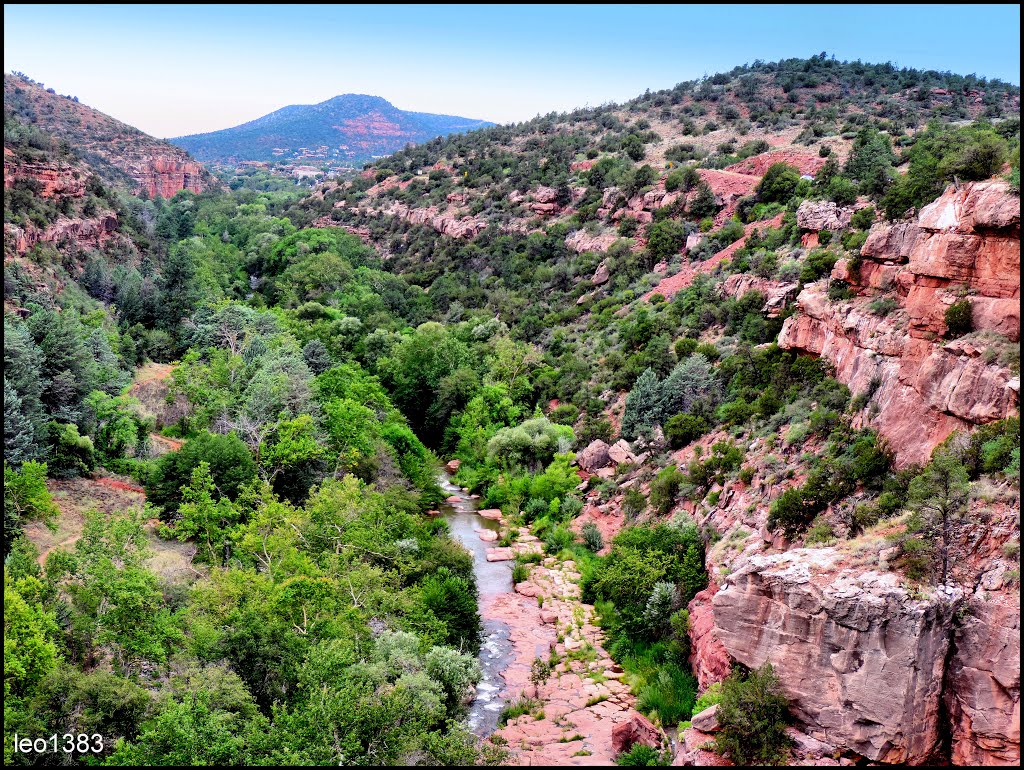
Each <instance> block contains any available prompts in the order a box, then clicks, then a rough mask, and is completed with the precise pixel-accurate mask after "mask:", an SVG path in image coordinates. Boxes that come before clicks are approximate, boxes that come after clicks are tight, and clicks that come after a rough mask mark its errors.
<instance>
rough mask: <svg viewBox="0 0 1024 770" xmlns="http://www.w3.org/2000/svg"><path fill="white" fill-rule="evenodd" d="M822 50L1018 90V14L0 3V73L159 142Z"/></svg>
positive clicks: (477, 106) (652, 84)
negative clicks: (340, 111) (295, 113)
mask: <svg viewBox="0 0 1024 770" xmlns="http://www.w3.org/2000/svg"><path fill="white" fill-rule="evenodd" d="M822 51H826V52H828V53H829V54H831V55H834V56H835V57H836V58H837V59H848V60H854V59H860V60H862V61H865V62H885V61H892V62H894V63H895V64H897V65H899V66H901V67H902V66H906V67H917V68H919V69H935V70H940V71H945V70H949V71H952V72H956V73H959V74H969V73H976V74H977V75H979V76H984V77H990V78H1000V79H1002V80H1005V81H1008V82H1011V83H1014V84H1017V85H1019V84H1020V6H1019V5H961V6H955V5H934V6H920V5H916V6H903V5H884V6H869V5H850V6H815V5H742V6H739V5H737V6H723V5H713V6H699V5H695V6H690V5H677V6H663V5H658V6H648V5H625V6H615V5H594V6H586V5H582V6H581V5H573V6H566V5H562V6H559V5H544V6H530V5H520V6H495V5H480V6H466V5H459V6H446V5H432V6H422V5H421V6H404V5H393V6H380V5H374V6H358V5H351V6H338V5H333V6H315V5H313V6H304V5H288V6H273V5H271V6H263V5H244V6H216V5H212V6H211V5H203V6H196V5H174V6H169V5H164V6H160V5H157V6H149V5H147V6H130V5H129V6H125V5H118V6H105V5H79V6H60V5H38V6H33V5H18V4H14V5H5V6H4V71H5V72H12V71H19V72H24V73H25V74H26V75H28V76H29V77H31V78H33V79H35V80H37V81H41V82H43V83H45V84H46V86H47V87H50V88H53V89H55V90H56V91H57V92H58V93H61V94H68V95H73V96H77V97H79V99H80V100H81V101H82V102H84V103H85V104H88V105H90V106H91V107H95V108H96V109H99V110H101V111H103V112H106V113H107V114H109V115H112V116H113V117H115V118H117V119H119V120H122V121H124V122H126V123H129V124H130V125H133V126H136V127H138V128H140V129H142V130H143V131H146V132H147V133H150V134H153V135H155V136H158V137H171V136H179V135H184V134H193V133H201V132H205V131H214V130H217V129H220V128H227V127H229V126H234V125H238V124H240V123H243V122H245V121H248V120H252V119H254V118H257V117H260V116H262V115H265V114H267V113H268V112H272V111H273V110H276V109H279V108H281V107H284V106H286V105H289V104H313V103H317V102H321V101H324V100H326V99H329V98H331V97H332V96H336V95H338V94H343V93H365V94H373V95H376V96H383V97H384V98H385V99H387V100H388V101H390V102H391V103H393V104H394V105H395V106H396V107H399V108H400V109H404V110H413V111H417V112H434V113H444V114H450V115H460V116H463V117H470V118H479V119H483V120H491V121H494V122H498V123H507V122H516V121H521V120H528V119H530V118H532V117H534V116H535V115H538V114H545V113H548V112H551V111H563V110H570V109H574V108H576V107H585V106H596V105H599V104H604V103H607V102H613V101H614V102H622V101H625V100H627V99H630V98H632V97H634V96H637V95H638V94H641V93H643V92H644V91H645V90H646V89H648V88H649V89H651V90H657V89H660V88H669V87H671V86H673V85H675V84H676V83H679V82H681V81H684V80H692V79H695V78H699V77H702V76H704V75H712V74H714V73H716V72H721V71H727V70H730V69H732V68H733V67H735V66H737V65H741V64H746V63H750V62H753V61H755V60H758V59H760V60H764V61H774V60H777V59H782V58H789V57H808V56H811V55H813V54H817V53H820V52H822Z"/></svg>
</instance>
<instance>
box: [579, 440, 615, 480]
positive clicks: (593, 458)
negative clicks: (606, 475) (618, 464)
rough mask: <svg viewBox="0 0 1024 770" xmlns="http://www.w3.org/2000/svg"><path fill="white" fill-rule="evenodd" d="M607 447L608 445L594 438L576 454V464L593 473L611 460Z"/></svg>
mask: <svg viewBox="0 0 1024 770" xmlns="http://www.w3.org/2000/svg"><path fill="white" fill-rule="evenodd" d="M608 449H609V447H608V445H607V444H606V443H605V442H603V441H602V440H601V439H599V438H597V439H594V440H593V441H591V442H590V443H589V444H587V446H586V448H585V449H583V450H582V451H581V452H580V453H579V454H577V455H576V464H577V465H579V466H580V467H581V468H582V469H583V470H585V471H588V472H590V473H594V472H596V471H597V470H599V469H600V468H604V467H605V466H607V465H608V464H609V463H610V462H611V458H610V456H609V454H608Z"/></svg>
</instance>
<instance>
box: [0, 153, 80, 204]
mask: <svg viewBox="0 0 1024 770" xmlns="http://www.w3.org/2000/svg"><path fill="white" fill-rule="evenodd" d="M4 149H5V153H4V189H5V190H9V189H11V188H12V187H14V186H15V184H16V183H18V182H19V181H22V180H31V181H32V182H35V184H36V185H37V186H38V194H39V195H40V196H41V197H43V198H81V197H84V196H85V183H86V180H87V179H88V173H87V172H85V171H83V170H82V169H80V168H75V167H74V166H72V165H70V164H66V163H60V162H52V163H18V162H11V163H8V161H7V152H6V149H7V148H4Z"/></svg>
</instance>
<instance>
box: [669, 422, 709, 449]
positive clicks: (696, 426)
mask: <svg viewBox="0 0 1024 770" xmlns="http://www.w3.org/2000/svg"><path fill="white" fill-rule="evenodd" d="M710 427H711V426H710V425H709V424H708V421H707V420H705V419H704V418H703V417H699V416H697V415H694V414H677V415H676V416H675V417H672V418H670V419H669V420H668V422H666V423H665V438H667V439H668V444H669V446H670V447H672V448H673V449H681V448H682V447H684V446H687V445H689V444H690V443H691V442H693V441H696V440H697V439H698V438H700V437H701V436H703V435H704V434H705V433H707V432H708V429H709V428H710Z"/></svg>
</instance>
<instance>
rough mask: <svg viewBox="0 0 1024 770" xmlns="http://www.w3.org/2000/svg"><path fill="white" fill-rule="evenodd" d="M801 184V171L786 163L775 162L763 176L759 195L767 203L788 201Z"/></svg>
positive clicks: (758, 191)
mask: <svg viewBox="0 0 1024 770" xmlns="http://www.w3.org/2000/svg"><path fill="white" fill-rule="evenodd" d="M799 184H800V172H799V171H797V170H796V169H795V168H793V167H792V166H790V165H787V164H785V163H773V164H772V165H771V166H769V167H768V169H767V170H766V171H765V172H764V176H763V177H761V182H760V183H759V184H758V186H757V197H758V198H760V199H761V200H762V201H764V202H765V203H772V202H777V203H783V204H784V203H788V202H789V200H790V198H792V197H793V193H795V192H796V188H797V185H799Z"/></svg>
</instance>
